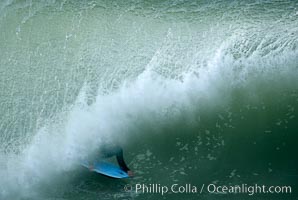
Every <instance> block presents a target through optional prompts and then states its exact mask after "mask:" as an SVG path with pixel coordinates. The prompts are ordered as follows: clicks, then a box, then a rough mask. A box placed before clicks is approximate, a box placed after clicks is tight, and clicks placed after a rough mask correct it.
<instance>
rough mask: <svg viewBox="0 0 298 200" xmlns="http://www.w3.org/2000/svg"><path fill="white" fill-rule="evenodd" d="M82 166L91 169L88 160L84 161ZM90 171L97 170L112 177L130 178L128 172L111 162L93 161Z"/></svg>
mask: <svg viewBox="0 0 298 200" xmlns="http://www.w3.org/2000/svg"><path fill="white" fill-rule="evenodd" d="M82 166H84V167H86V168H88V169H90V165H89V163H88V162H82ZM90 171H94V172H97V173H99V174H102V175H105V176H108V177H112V178H128V177H129V176H128V174H127V173H126V172H125V171H123V170H122V169H121V168H120V167H118V166H116V165H114V164H112V163H109V162H104V161H101V162H95V163H93V167H92V168H91V169H90Z"/></svg>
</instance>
